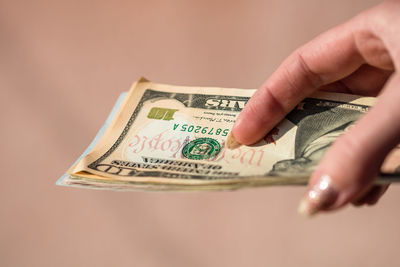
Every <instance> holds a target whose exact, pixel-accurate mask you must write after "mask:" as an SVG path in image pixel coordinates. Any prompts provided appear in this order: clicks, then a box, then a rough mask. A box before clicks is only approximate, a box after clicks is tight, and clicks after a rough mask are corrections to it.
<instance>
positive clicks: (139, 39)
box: [0, 0, 400, 267]
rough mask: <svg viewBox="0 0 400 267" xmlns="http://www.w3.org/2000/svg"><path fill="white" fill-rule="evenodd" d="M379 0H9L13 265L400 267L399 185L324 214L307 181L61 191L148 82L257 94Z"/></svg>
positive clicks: (2, 60) (6, 258)
mask: <svg viewBox="0 0 400 267" xmlns="http://www.w3.org/2000/svg"><path fill="white" fill-rule="evenodd" d="M378 2H379V1H373V0H351V1H349V0H336V1H329V0H290V1H289V0H262V1H261V0H233V1H222V0H212V1H211V0H201V1H200V0H192V1H188V0H186V1H184V0H146V1H144V0H142V1H139V0H136V1H105V0H98V1H89V0H80V1H71V0H69V1H67V0H59V1H54V0H52V1H51V0H36V1H28V0H25V1H18V0H0V108H1V113H0V114H1V115H0V123H1V131H0V133H1V138H0V142H1V143H0V145H1V151H2V154H1V156H0V162H1V170H2V175H1V185H0V222H1V228H0V266H174V267H179V266H310V267H311V266H335V267H336V266H352V267H354V266H363V267H367V266H400V259H399V257H398V255H399V252H398V247H399V244H400V228H399V226H400V212H399V203H400V187H399V186H398V185H393V186H392V187H391V188H390V189H389V191H388V192H387V193H386V195H385V196H384V197H383V198H382V199H381V201H380V203H379V205H377V206H375V207H373V208H367V207H361V208H354V207H347V208H345V209H344V210H342V211H340V212H337V213H333V214H329V215H323V216H317V217H316V218H313V219H305V218H302V217H300V216H299V215H298V214H297V213H296V209H297V204H298V201H299V200H300V198H301V197H302V195H303V194H304V193H305V187H271V188H259V189H246V190H242V191H237V192H217V193H216V192H214V193H141V192H131V193H120V192H107V191H92V190H85V189H75V188H66V187H59V186H56V185H55V182H56V180H57V179H58V178H59V177H60V176H61V175H62V174H63V172H65V171H66V170H67V169H68V168H69V167H70V165H71V164H72V163H73V162H74V161H75V160H76V159H77V158H78V156H79V155H80V154H81V153H82V152H83V151H84V149H85V148H86V146H87V145H88V144H89V143H90V141H91V140H92V138H93V137H94V136H95V134H96V132H97V130H98V129H99V128H100V127H101V125H102V123H103V122H104V121H105V119H106V117H107V115H108V113H109V111H110V110H111V107H112V106H113V104H114V102H115V100H116V99H117V97H118V96H119V94H120V93H121V92H123V91H126V90H128V89H129V87H130V85H131V83H132V82H133V81H135V80H137V79H138V78H139V77H140V76H142V75H143V76H145V77H147V78H148V79H150V80H152V81H155V82H160V83H170V84H176V85H198V86H221V87H238V88H257V87H258V86H259V85H260V84H261V83H262V82H263V81H264V80H265V79H266V78H267V77H268V76H269V75H270V74H271V73H272V72H273V71H274V69H275V68H276V67H277V66H278V65H279V64H280V62H281V61H282V60H283V59H284V58H285V57H286V56H288V55H289V53H290V52H291V51H293V50H294V49H295V48H297V47H298V46H300V45H301V44H303V43H305V42H307V41H308V40H310V39H311V38H313V37H315V36H317V35H318V34H319V33H321V32H323V31H325V30H327V29H329V28H330V27H332V26H334V25H337V24H339V23H341V22H344V21H345V20H347V19H349V18H351V17H352V16H354V15H356V14H357V13H358V12H360V11H362V10H364V9H366V8H368V7H371V6H373V5H374V4H376V3H378Z"/></svg>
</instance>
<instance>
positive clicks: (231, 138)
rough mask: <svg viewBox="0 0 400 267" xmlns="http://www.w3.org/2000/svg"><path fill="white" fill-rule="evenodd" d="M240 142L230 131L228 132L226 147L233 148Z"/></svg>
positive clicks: (239, 144) (238, 145)
mask: <svg viewBox="0 0 400 267" xmlns="http://www.w3.org/2000/svg"><path fill="white" fill-rule="evenodd" d="M241 145H242V144H241V143H239V142H238V141H237V140H236V139H235V137H234V136H233V134H232V132H230V133H229V135H228V138H227V139H226V147H227V148H228V149H235V148H238V147H240V146H241Z"/></svg>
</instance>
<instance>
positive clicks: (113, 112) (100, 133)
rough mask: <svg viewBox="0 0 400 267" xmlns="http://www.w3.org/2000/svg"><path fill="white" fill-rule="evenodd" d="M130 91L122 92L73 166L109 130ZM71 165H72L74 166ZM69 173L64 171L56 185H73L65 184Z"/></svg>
mask: <svg viewBox="0 0 400 267" xmlns="http://www.w3.org/2000/svg"><path fill="white" fill-rule="evenodd" d="M127 94H128V92H123V93H121V94H120V96H119V97H118V99H117V101H116V102H115V104H114V106H113V107H112V109H111V112H110V114H109V115H108V117H107V119H106V121H105V122H104V124H103V126H102V127H101V128H100V130H99V131H98V132H97V134H96V136H95V137H94V139H93V140H92V142H91V143H90V144H89V146H88V147H87V148H86V150H85V151H84V152H83V153H82V154H81V156H80V157H79V158H78V159H77V160H76V161H75V162H74V164H72V166H75V165H76V164H77V163H78V162H79V161H80V160H81V159H82V158H83V157H85V156H86V155H87V154H88V153H89V152H90V151H91V150H92V149H93V148H94V147H95V146H96V144H97V143H98V142H99V141H100V139H101V137H102V136H103V135H104V133H105V131H106V130H107V128H108V126H109V125H110V123H111V122H112V121H113V119H114V117H115V115H116V114H117V112H118V110H119V108H120V106H121V105H122V103H123V101H124V100H125V98H126V96H127ZM72 166H71V167H72ZM68 177H69V175H68V174H67V173H64V174H63V175H62V176H61V177H60V178H59V179H58V180H57V182H56V185H60V186H71V185H67V184H64V183H63V181H65V180H66V179H68Z"/></svg>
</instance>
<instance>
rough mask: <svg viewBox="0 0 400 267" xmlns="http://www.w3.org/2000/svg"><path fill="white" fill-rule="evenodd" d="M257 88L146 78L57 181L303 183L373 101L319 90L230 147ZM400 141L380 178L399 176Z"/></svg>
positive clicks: (162, 185) (139, 185)
mask: <svg viewBox="0 0 400 267" xmlns="http://www.w3.org/2000/svg"><path fill="white" fill-rule="evenodd" d="M254 91H255V90H246V89H232V88H205V87H188V86H171V85H165V84H156V83H152V82H150V81H148V80H146V79H144V78H142V79H140V80H139V81H137V82H135V83H134V84H133V86H132V88H131V90H130V91H129V92H128V93H127V94H123V95H122V96H121V97H120V99H119V100H118V102H117V104H116V106H115V107H114V109H113V111H112V113H111V115H110V117H109V118H108V120H107V121H106V123H105V125H104V126H103V128H102V130H101V131H100V132H99V134H98V136H97V137H96V138H95V141H94V142H93V143H92V144H91V146H90V147H89V149H88V150H87V151H86V152H85V153H84V154H83V155H82V157H81V158H80V159H79V160H78V161H77V162H76V163H75V164H74V165H73V166H72V167H71V168H70V169H69V170H68V171H67V172H66V174H65V175H64V176H63V177H62V178H61V179H60V180H59V181H58V184H60V185H71V186H80V187H90V188H99V189H114V190H178V191H179V190H184V191H192V190H223V189H238V188H243V187H256V186H266V185H295V184H305V183H307V181H308V178H309V176H310V174H311V173H312V172H313V170H314V169H315V167H316V166H317V164H318V162H319V160H320V159H321V158H322V156H323V154H324V153H325V151H326V150H327V148H328V147H329V146H330V145H331V144H332V143H333V141H334V140H336V139H337V138H338V137H339V136H340V135H341V134H342V133H343V132H345V131H347V130H348V129H349V128H350V127H351V126H352V123H353V122H355V121H356V120H357V119H358V118H359V117H360V116H362V115H363V114H364V113H366V112H367V111H368V110H369V109H370V107H371V106H372V105H373V104H374V101H375V99H374V98H370V97H359V96H354V95H347V94H338V93H324V92H318V93H315V94H313V95H311V96H310V97H308V98H306V99H304V100H303V101H302V102H301V103H299V104H298V105H297V107H296V108H295V109H294V110H293V111H292V112H290V113H289V114H288V115H287V116H286V118H285V119H284V120H282V122H281V123H280V124H279V125H277V126H276V127H275V128H274V129H272V130H271V131H270V133H269V134H268V135H267V136H265V138H264V139H263V140H261V141H260V142H259V143H257V144H255V145H252V146H241V147H238V148H236V149H232V150H231V149H227V147H226V143H225V142H226V139H227V137H228V134H229V132H230V129H231V128H232V126H233V123H234V122H235V119H236V117H237V115H238V114H239V113H240V111H241V110H242V109H243V107H244V106H245V105H246V102H247V101H248V100H249V98H250V96H251V95H252V94H253V93H254ZM399 167H400V147H396V148H395V149H394V150H393V151H392V153H391V154H390V156H389V157H388V158H387V159H386V161H385V163H384V164H383V167H382V177H383V178H381V179H380V180H379V182H388V181H391V180H396V179H397V178H398V175H397V174H396V173H398V172H399V170H400V168H399Z"/></svg>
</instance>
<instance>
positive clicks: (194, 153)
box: [182, 137, 221, 159]
mask: <svg viewBox="0 0 400 267" xmlns="http://www.w3.org/2000/svg"><path fill="white" fill-rule="evenodd" d="M220 151H221V145H220V144H219V143H218V141H217V140H215V139H212V138H208V137H202V138H197V139H195V140H193V141H190V142H189V143H188V144H187V145H185V147H184V148H183V149H182V155H183V156H184V157H185V158H187V159H209V158H212V157H214V156H216V155H217V154H218V153H219V152H220Z"/></svg>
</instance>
